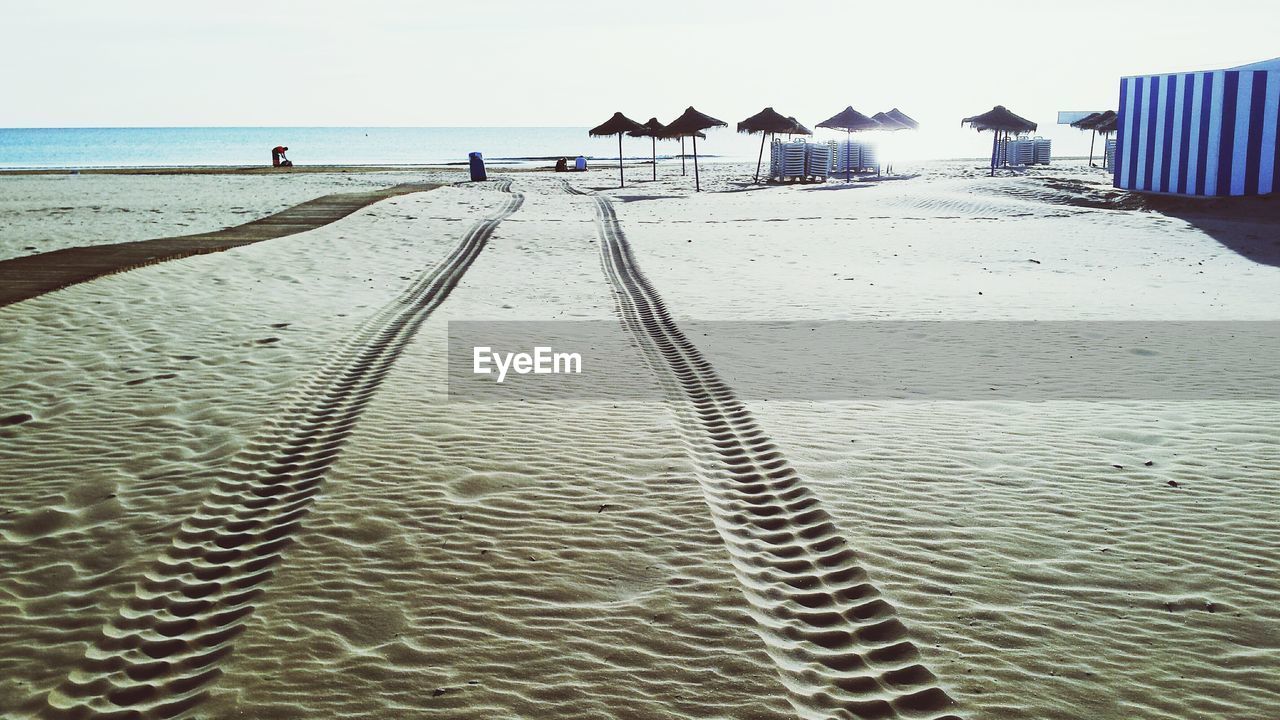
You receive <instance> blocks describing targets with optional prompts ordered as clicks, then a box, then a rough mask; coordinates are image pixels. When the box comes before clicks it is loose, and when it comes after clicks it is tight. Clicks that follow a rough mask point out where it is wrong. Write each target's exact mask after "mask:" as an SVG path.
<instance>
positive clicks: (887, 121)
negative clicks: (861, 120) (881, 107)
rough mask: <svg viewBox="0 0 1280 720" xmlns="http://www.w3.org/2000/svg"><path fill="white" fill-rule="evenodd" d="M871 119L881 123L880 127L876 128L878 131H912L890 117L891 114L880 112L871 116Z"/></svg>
mask: <svg viewBox="0 0 1280 720" xmlns="http://www.w3.org/2000/svg"><path fill="white" fill-rule="evenodd" d="M871 119H872V120H875V121H876V122H878V123H880V127H878V128H876V129H877V130H885V131H888V132H897V131H898V130H910V129H911V128H909V127H907V126H906V125H903V124H902V123H900V122H898V121H897V120H894V119H893V118H891V117H889V113H882V112H878V113H876V114H875V115H872V116H871Z"/></svg>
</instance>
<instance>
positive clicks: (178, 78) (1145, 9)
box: [0, 0, 1280, 147]
mask: <svg viewBox="0 0 1280 720" xmlns="http://www.w3.org/2000/svg"><path fill="white" fill-rule="evenodd" d="M0 18H3V22H0V88H3V93H0V127H104V126H105V127H110V126H175V125H176V126H208V125H232V126H246V125H247V126H297V125H304V126H317V125H319V126H324V125H341V126H365V125H374V126H433V125H434V126H473V125H486V126H494V125H497V126H583V127H586V126H591V125H595V124H597V123H599V122H602V121H604V120H605V119H606V118H607V117H608V116H609V115H610V114H611V113H612V112H613V111H614V110H622V111H623V112H624V113H627V114H628V115H630V116H632V117H634V118H635V119H637V120H644V119H647V118H648V117H650V116H655V115H656V116H658V117H659V119H662V120H664V121H667V120H670V119H672V118H673V117H674V116H675V115H677V114H678V113H680V112H681V111H682V110H683V109H684V108H685V107H686V106H688V105H690V104H693V105H696V106H697V107H698V108H699V109H700V110H703V111H704V112H707V113H709V114H711V115H714V116H716V117H719V118H721V119H725V120H728V121H730V122H736V121H737V120H741V119H742V118H745V117H747V116H748V115H751V114H753V113H755V112H757V111H758V110H759V109H760V108H762V107H764V106H765V105H772V106H773V107H775V108H777V109H778V110H780V111H783V113H784V114H787V115H795V116H796V117H798V118H799V119H800V120H801V121H802V122H806V123H808V124H813V123H816V122H818V121H820V120H822V119H824V118H826V117H828V116H830V115H833V114H835V113H836V112H837V111H839V110H840V109H842V108H844V107H845V106H846V105H850V104H852V105H853V106H854V107H855V108H857V109H859V110H863V111H864V112H866V114H868V115H869V114H872V113H873V112H875V111H877V110H887V109H888V108H890V107H895V106H896V107H900V108H901V109H902V110H904V111H905V112H907V114H909V115H911V116H912V117H915V118H916V119H918V120H919V121H921V122H922V123H924V124H925V125H926V126H932V127H938V128H941V127H946V128H951V127H956V129H957V130H958V124H959V120H960V118H961V117H963V116H966V115H973V114H977V113H979V112H983V111H986V110H988V109H990V108H991V107H992V106H993V105H996V104H1003V105H1006V106H1007V107H1009V108H1010V109H1011V110H1013V111H1014V112H1017V113H1018V114H1020V115H1023V116H1025V117H1028V118H1030V119H1032V120H1035V121H1037V122H1040V123H1041V124H1042V125H1046V124H1052V123H1053V122H1054V121H1055V119H1056V116H1055V114H1056V111H1058V110H1076V109H1078V110H1097V109H1106V108H1110V107H1114V105H1115V103H1116V97H1117V93H1118V85H1119V82H1118V81H1119V78H1120V76H1122V75H1126V74H1136V73H1147V72H1166V71H1177V70H1187V69H1200V68H1203V69H1211V68H1220V67H1229V66H1232V65H1238V64H1243V63H1247V62H1252V61H1257V60H1262V59H1267V58H1270V57H1274V56H1276V55H1280V42H1277V40H1276V37H1277V36H1276V32H1277V29H1280V2H1275V1H1274V0H1268V1H1259V0H1218V1H1216V2H1213V3H1203V2H1187V1H1185V0H1162V1H1151V0H1134V1H1130V0H1118V1H1116V2H1110V3H1100V2H1032V3H1011V2H1008V1H1007V0H1003V1H1001V2H988V1H987V0H968V1H966V2H955V1H954V0H951V1H948V2H935V1H934V0H910V1H893V0H890V1H886V0H878V1H877V2H873V3H863V2H857V1H855V0H835V1H827V0H816V1H813V2H797V3H793V4H787V5H783V4H781V3H778V2H776V1H770V2H756V1H755V0H733V1H732V2H728V1H725V2H721V1H719V0H647V1H646V2H630V3H616V2H613V3H611V2H600V1H597V2H589V3H588V2H570V1H569V0H520V1H512V0H466V1H458V0H451V1H450V2H437V1H435V0H425V1H424V0H415V1H409V0H361V1H360V2H351V1H350V0H346V1H344V2H326V1H324V0H311V1H310V2H292V1H285V0H255V1H253V2H244V1H242V0H222V1H221V2H218V3H206V2H199V3H188V2H173V1H172V0H166V1H164V2H160V1H156V0H113V1H112V2H101V1H88V0H62V1H58V0H54V1H51V2H41V3H33V2H30V1H29V0H0ZM974 144H975V147H977V146H979V145H980V143H978V142H977V141H974Z"/></svg>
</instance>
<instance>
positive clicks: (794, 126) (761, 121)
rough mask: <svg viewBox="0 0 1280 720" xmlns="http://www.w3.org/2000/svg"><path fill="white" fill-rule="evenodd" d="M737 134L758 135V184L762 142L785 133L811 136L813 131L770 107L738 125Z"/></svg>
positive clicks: (762, 156) (761, 159) (762, 152)
mask: <svg viewBox="0 0 1280 720" xmlns="http://www.w3.org/2000/svg"><path fill="white" fill-rule="evenodd" d="M738 132H740V133H747V134H748V135H750V134H752V133H760V154H759V156H757V157H756V179H755V182H760V163H761V162H762V161H763V160H764V141H765V138H767V137H768V136H770V135H776V134H777V133H787V134H788V135H797V134H799V135H812V134H813V131H811V130H809V128H807V127H805V126H803V125H801V124H800V123H798V122H796V119H795V118H793V117H783V116H782V114H781V113H779V112H777V111H776V110H774V109H773V108H771V107H767V108H765V109H763V110H761V111H760V112H758V113H756V114H755V115H752V116H751V117H749V118H747V119H746V120H743V121H742V122H740V123H738Z"/></svg>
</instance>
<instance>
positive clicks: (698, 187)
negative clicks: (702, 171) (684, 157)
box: [693, 135, 702, 192]
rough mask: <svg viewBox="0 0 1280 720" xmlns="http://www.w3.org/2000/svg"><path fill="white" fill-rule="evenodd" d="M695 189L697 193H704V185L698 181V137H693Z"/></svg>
mask: <svg viewBox="0 0 1280 720" xmlns="http://www.w3.org/2000/svg"><path fill="white" fill-rule="evenodd" d="M693 189H694V191H695V192H702V185H701V183H700V181H699V180H698V136H697V135H694V136H693Z"/></svg>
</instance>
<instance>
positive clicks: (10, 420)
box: [0, 413, 34, 427]
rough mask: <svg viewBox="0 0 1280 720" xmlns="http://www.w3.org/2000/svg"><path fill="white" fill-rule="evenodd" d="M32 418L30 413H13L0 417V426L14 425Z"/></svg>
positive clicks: (29, 420)
mask: <svg viewBox="0 0 1280 720" xmlns="http://www.w3.org/2000/svg"><path fill="white" fill-rule="evenodd" d="M33 419H34V418H32V417H31V414H30V413H14V414H13V415H6V416H5V417H2V418H0V427H13V426H14V425H21V424H22V423H26V422H31V421H32V420H33Z"/></svg>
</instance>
